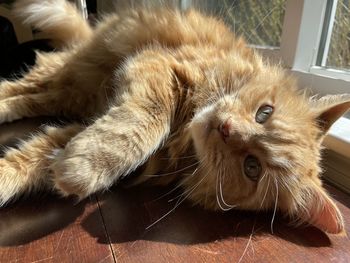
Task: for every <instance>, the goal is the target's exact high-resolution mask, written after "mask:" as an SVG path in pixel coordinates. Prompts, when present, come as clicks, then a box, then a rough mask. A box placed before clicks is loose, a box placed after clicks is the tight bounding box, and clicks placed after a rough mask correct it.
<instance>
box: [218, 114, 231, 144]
mask: <svg viewBox="0 0 350 263" xmlns="http://www.w3.org/2000/svg"><path fill="white" fill-rule="evenodd" d="M231 130H232V120H231V119H227V120H226V121H224V122H223V123H221V124H220V125H219V127H218V131H219V132H220V135H221V137H222V138H223V140H224V141H225V140H226V139H227V138H228V137H230V134H231Z"/></svg>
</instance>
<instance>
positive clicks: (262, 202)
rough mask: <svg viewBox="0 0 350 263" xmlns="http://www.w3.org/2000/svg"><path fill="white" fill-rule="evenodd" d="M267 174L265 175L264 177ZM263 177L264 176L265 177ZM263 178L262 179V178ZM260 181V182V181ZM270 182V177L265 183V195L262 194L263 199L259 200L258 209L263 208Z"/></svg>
mask: <svg viewBox="0 0 350 263" xmlns="http://www.w3.org/2000/svg"><path fill="white" fill-rule="evenodd" d="M266 174H267V173H265V175H266ZM265 175H264V176H265ZM264 176H263V177H264ZM260 181H262V180H260ZM270 181H271V177H269V180H268V181H267V186H266V190H265V194H264V197H263V199H262V200H261V203H260V209H261V207H262V206H263V204H264V202H265V198H266V195H267V191H269V186H270Z"/></svg>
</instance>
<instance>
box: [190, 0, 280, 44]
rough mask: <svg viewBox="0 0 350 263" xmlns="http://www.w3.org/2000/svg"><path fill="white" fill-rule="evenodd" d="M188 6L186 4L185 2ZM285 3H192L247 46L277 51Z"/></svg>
mask: <svg viewBox="0 0 350 263" xmlns="http://www.w3.org/2000/svg"><path fill="white" fill-rule="evenodd" d="M187 2H189V1H187ZM285 2H286V1H285V0H274V1H271V0H260V1H256V0H192V1H190V4H189V5H190V6H195V7H197V8H199V9H202V10H204V11H205V12H206V13H209V14H214V15H219V16H220V17H222V18H223V19H224V20H225V22H226V23H227V24H228V25H230V26H231V28H232V31H233V32H235V34H236V35H243V36H244V37H245V39H246V40H247V41H248V43H250V44H253V45H258V46H271V47H278V46H279V45H280V41H281V34H282V25H283V18H284V9H285Z"/></svg>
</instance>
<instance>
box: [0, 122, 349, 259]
mask: <svg viewBox="0 0 350 263" xmlns="http://www.w3.org/2000/svg"><path fill="white" fill-rule="evenodd" d="M42 121H43V120H40V119H39V120H37V121H35V122H33V121H29V120H28V121H24V122H15V123H12V124H7V125H1V126H0V134H1V135H0V143H6V144H9V143H11V144H13V143H14V142H15V141H14V140H13V137H18V136H22V134H23V132H25V133H28V132H29V131H33V130H34V129H35V128H36V127H37V125H38V124H39V123H42ZM170 190H171V188H152V187H141V186H140V187H134V188H129V189H124V188H123V187H121V186H117V187H114V188H113V189H111V191H109V192H108V193H105V194H99V195H97V196H92V197H91V198H89V199H87V200H85V201H83V202H81V203H79V204H75V201H74V200H73V199H60V198H58V197H55V196H52V195H44V194H43V195H37V196H29V197H28V198H27V199H22V200H20V201H17V202H15V203H12V204H9V205H8V206H7V207H5V208H0V262H1V263H2V262H6V263H7V262H23V263H32V262H33V263H34V262H35V263H37V262H60V263H62V262H63V263H64V262H142V263H146V262H317V263H318V262H337V263H338V262H350V249H349V248H350V240H349V238H348V237H346V236H334V235H326V234H324V233H323V232H321V231H319V230H318V229H316V228H313V227H303V228H302V227H300V228H293V227H289V226H288V222H287V221H286V220H284V219H283V218H281V217H280V216H279V215H277V217H276V218H275V220H274V222H273V224H272V226H273V227H272V229H273V234H272V233H271V219H272V213H259V214H257V213H248V212H242V211H230V212H228V213H214V212H208V211H204V210H202V209H201V208H199V207H192V206H191V205H190V204H188V203H187V202H184V203H182V204H181V205H179V206H178V207H177V208H176V209H174V210H173V208H174V206H175V205H176V200H177V199H174V200H172V199H173V198H174V197H176V195H177V194H179V193H172V194H171V195H166V196H164V197H163V198H160V199H159V198H158V197H159V196H161V195H163V194H164V193H167V192H168V191H170ZM328 190H329V192H330V193H331V194H332V195H333V196H334V197H335V199H336V200H338V201H337V203H338V206H339V207H340V210H341V211H342V213H343V215H344V218H345V222H346V226H347V227H346V228H347V232H348V233H350V196H349V195H347V194H344V193H343V192H341V191H339V190H337V189H336V188H334V187H331V186H328ZM169 211H172V212H171V213H169V215H168V216H166V217H164V218H163V219H162V220H160V221H159V222H158V223H156V224H154V225H152V224H153V223H154V222H156V221H157V220H158V219H160V218H162V217H163V216H164V215H165V214H167V213H168V212H169ZM151 225H152V226H151ZM149 226H151V227H149Z"/></svg>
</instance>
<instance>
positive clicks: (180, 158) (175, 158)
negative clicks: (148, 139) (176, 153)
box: [160, 154, 197, 160]
mask: <svg viewBox="0 0 350 263" xmlns="http://www.w3.org/2000/svg"><path fill="white" fill-rule="evenodd" d="M194 157H197V155H196V154H192V155H188V156H181V157H162V158H160V159H161V160H183V159H191V158H194Z"/></svg>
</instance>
